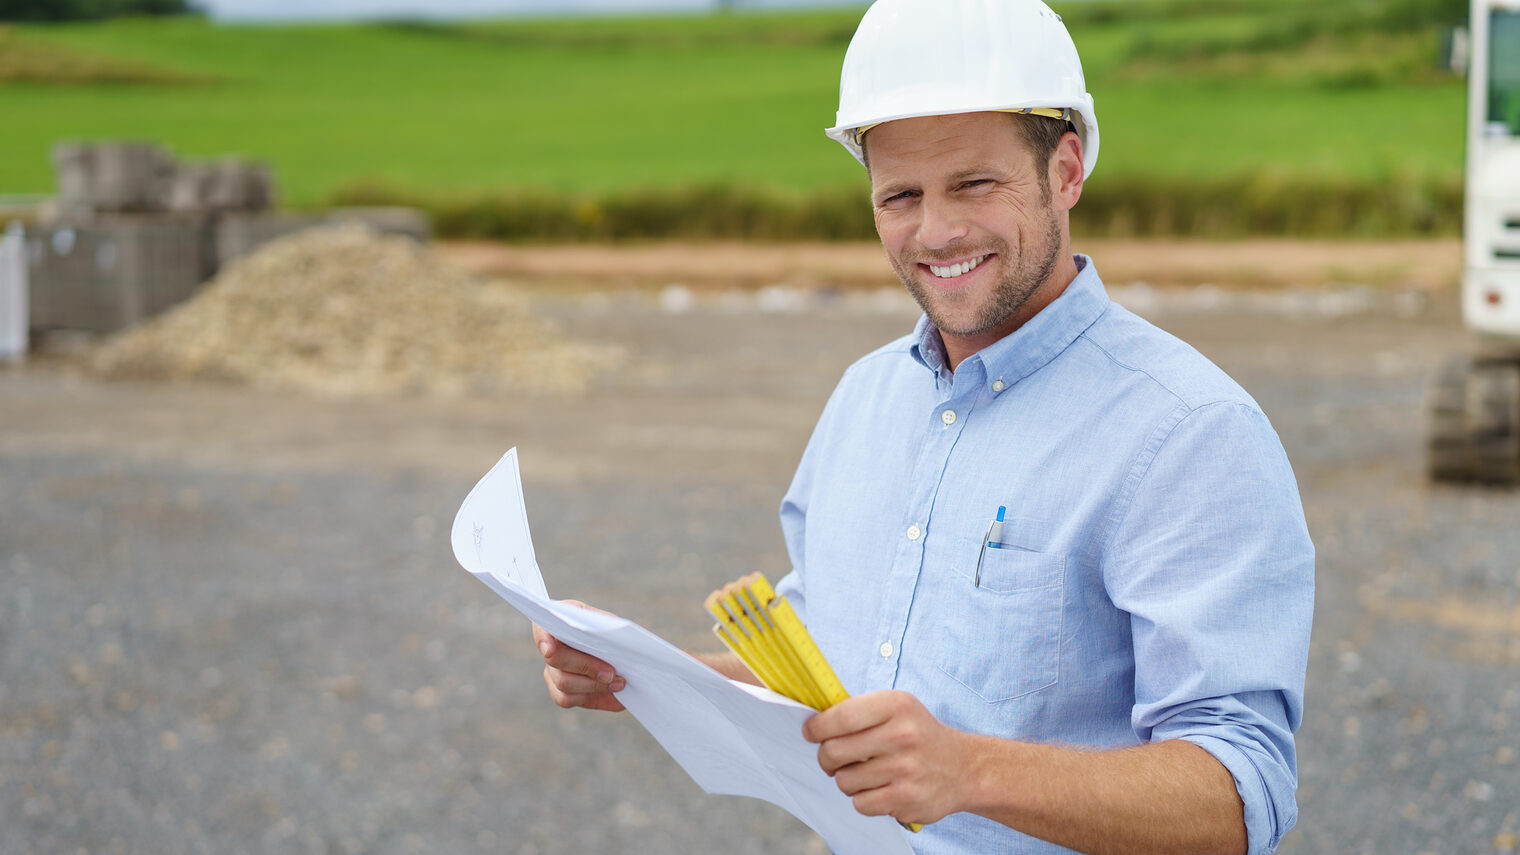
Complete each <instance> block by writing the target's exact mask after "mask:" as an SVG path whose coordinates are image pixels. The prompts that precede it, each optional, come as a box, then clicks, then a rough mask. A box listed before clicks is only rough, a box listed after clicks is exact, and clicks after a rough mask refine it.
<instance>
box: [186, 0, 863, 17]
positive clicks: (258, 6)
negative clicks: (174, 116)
mask: <svg viewBox="0 0 1520 855" xmlns="http://www.w3.org/2000/svg"><path fill="white" fill-rule="evenodd" d="M196 5H197V6H200V7H202V8H204V9H206V11H208V12H210V13H211V16H212V17H214V18H217V19H221V20H244V21H246V20H296V19H307V20H309V19H352V18H377V17H392V18H394V17H429V18H488V17H502V16H507V15H528V14H531V15H545V14H585V13H591V12H611V13H618V12H648V11H674V12H695V11H702V10H706V9H712V8H714V7H715V6H717V5H718V4H717V0H197V2H196ZM736 5H737V6H740V7H743V8H759V7H767V8H769V7H783V6H791V7H795V6H863V5H866V4H865V3H864V2H863V0H862V2H850V0H738V2H737V3H736Z"/></svg>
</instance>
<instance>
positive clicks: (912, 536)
mask: <svg viewBox="0 0 1520 855" xmlns="http://www.w3.org/2000/svg"><path fill="white" fill-rule="evenodd" d="M923 536H924V530H923V529H921V528H919V527H918V526H916V525H910V526H908V539H909V540H918V539H919V538H920V537H923Z"/></svg>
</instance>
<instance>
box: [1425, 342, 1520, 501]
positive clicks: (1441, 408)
mask: <svg viewBox="0 0 1520 855" xmlns="http://www.w3.org/2000/svg"><path fill="white" fill-rule="evenodd" d="M1425 412H1426V418H1427V424H1426V449H1425V450H1426V456H1425V461H1426V472H1427V473H1428V474H1429V475H1430V477H1431V479H1432V480H1435V481H1450V482H1458V483H1483V484H1516V483H1520V354H1506V355H1503V356H1469V355H1463V356H1458V357H1453V358H1452V359H1450V360H1448V361H1447V362H1446V363H1445V364H1443V365H1442V366H1441V367H1440V368H1439V369H1438V370H1437V372H1436V374H1435V376H1434V377H1433V378H1432V380H1431V383H1430V386H1429V387H1428V389H1427V394H1426V402H1425Z"/></svg>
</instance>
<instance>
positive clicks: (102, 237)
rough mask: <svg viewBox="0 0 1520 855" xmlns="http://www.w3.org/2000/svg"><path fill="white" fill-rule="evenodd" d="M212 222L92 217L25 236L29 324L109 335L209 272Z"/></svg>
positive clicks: (191, 289) (182, 294)
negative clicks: (29, 284) (88, 220)
mask: <svg viewBox="0 0 1520 855" xmlns="http://www.w3.org/2000/svg"><path fill="white" fill-rule="evenodd" d="M210 227H211V221H210V220H209V219H208V218H206V217H204V216H198V215H183V214H154V215H139V216H121V215H116V216H97V217H96V218H95V219H94V221H93V222H90V223H89V224H83V225H77V226H71V225H54V226H50V227H47V228H42V229H38V230H36V231H35V232H34V233H31V234H29V235H28V238H27V256H28V257H27V262H28V268H29V271H28V276H29V279H30V280H31V282H32V288H31V308H30V315H31V326H32V328H33V329H39V330H48V329H73V330H88V331H94V332H110V331H113V330H117V329H121V328H123V327H128V326H132V325H134V324H137V323H139V322H141V321H143V320H145V319H147V318H150V317H152V316H153V315H155V314H157V313H159V312H161V311H163V310H164V309H166V308H168V307H170V306H172V305H174V304H175V303H178V302H180V301H182V300H184V299H186V298H187V297H189V296H190V295H191V294H194V293H195V291H196V290H197V289H198V288H199V287H200V286H201V283H203V282H204V281H205V280H206V279H207V278H208V277H209V276H210V275H211V273H212V271H211V270H209V267H210V264H209V263H208V262H209V259H208V256H207V251H206V248H207V246H208V245H209V240H208V232H209V229H210Z"/></svg>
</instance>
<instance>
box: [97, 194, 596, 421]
mask: <svg viewBox="0 0 1520 855" xmlns="http://www.w3.org/2000/svg"><path fill="white" fill-rule="evenodd" d="M618 359H619V353H618V351H616V349H614V348H609V347H603V346H597V345H591V344H587V343H580V342H574V341H569V340H567V339H565V338H564V337H562V336H560V335H558V334H557V333H556V331H555V330H554V329H553V328H552V327H551V326H550V325H549V324H547V323H546V322H544V321H543V320H540V319H538V318H535V317H533V316H531V315H530V313H529V311H528V306H527V303H526V301H525V299H524V298H523V297H522V296H521V295H519V294H517V293H515V292H513V291H512V290H510V289H508V288H506V287H504V286H502V285H499V284H494V283H490V282H487V281H485V280H482V279H479V278H477V277H475V276H473V275H471V274H469V273H466V272H464V271H462V270H460V269H458V268H456V267H454V266H452V265H450V264H447V263H444V262H442V261H441V260H440V259H438V257H437V256H436V255H435V254H434V253H433V252H432V251H431V250H430V249H428V248H426V247H424V246H421V245H419V244H418V243H416V242H415V241H413V240H411V239H409V238H405V237H398V236H387V235H380V234H378V233H376V232H374V231H372V230H370V229H368V228H366V227H364V226H359V225H351V224H350V225H339V226H330V227H323V228H317V229H311V230H308V231H305V232H301V233H299V234H296V235H291V236H289V237H286V238H282V239H280V240H277V241H273V242H271V243H269V244H267V245H265V246H264V247H262V248H260V249H259V250H258V251H256V252H254V253H253V254H251V255H249V256H247V257H245V258H242V259H240V260H238V261H236V262H233V263H232V264H230V265H228V266H227V267H226V268H225V269H223V271H222V272H221V273H220V274H218V275H217V277H216V278H215V279H213V280H211V282H209V283H207V285H206V286H205V288H203V289H202V290H201V291H200V292H199V293H198V294H197V295H196V296H195V297H194V298H192V299H191V300H189V301H187V302H186V303H184V304H183V305H180V306H178V307H176V308H175V309H173V310H172V311H170V312H168V313H166V314H164V315H163V316H161V317H159V318H157V319H155V320H153V321H151V322H150V323H147V324H145V325H143V326H141V327H139V328H137V329H133V330H129V331H127V332H125V333H123V334H121V335H119V336H117V337H115V338H113V339H111V340H109V341H107V342H105V343H104V344H102V345H101V347H99V348H98V349H97V350H96V351H95V352H94V353H93V354H92V355H91V358H90V361H89V368H90V370H91V371H92V373H95V374H98V375H101V376H106V377H114V378H133V379H154V380H216V381H224V382H232V383H242V384H247V385H252V386H261V387H271V388H283V389H294V390H299V391H304V392H312V393H317V394H322V395H338V396H342V395H383V394H396V393H410V394H425V395H466V394H498V393H515V392H550V393H574V392H577V391H580V390H582V389H584V388H585V387H586V385H587V384H588V383H589V382H590V380H591V379H592V377H593V376H595V375H596V374H597V373H598V372H599V371H602V370H605V369H607V368H610V367H612V366H613V365H614V364H615V363H616V362H617V361H618Z"/></svg>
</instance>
